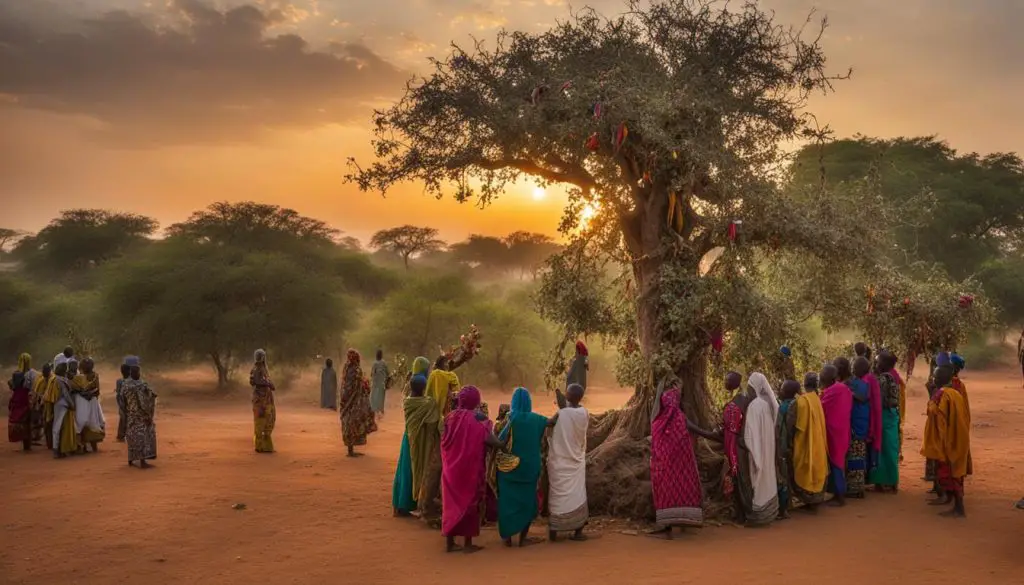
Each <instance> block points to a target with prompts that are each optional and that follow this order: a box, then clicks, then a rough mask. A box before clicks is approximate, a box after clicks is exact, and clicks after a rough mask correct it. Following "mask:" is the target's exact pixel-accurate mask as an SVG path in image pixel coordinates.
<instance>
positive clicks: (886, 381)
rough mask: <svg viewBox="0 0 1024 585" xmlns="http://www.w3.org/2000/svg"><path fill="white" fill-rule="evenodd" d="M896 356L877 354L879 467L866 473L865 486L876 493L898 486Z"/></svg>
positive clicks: (898, 402)
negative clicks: (879, 405) (879, 429)
mask: <svg viewBox="0 0 1024 585" xmlns="http://www.w3.org/2000/svg"><path fill="white" fill-rule="evenodd" d="M894 371H896V356H895V355H893V354H892V353H889V352H887V351H882V352H880V353H879V354H878V376H877V378H878V383H879V388H880V392H881V397H882V440H881V445H880V451H879V459H878V465H877V466H875V467H874V468H873V469H871V471H870V472H869V473H868V482H869V483H871V484H873V485H874V486H875V489H877V490H878V491H881V492H884V491H887V490H891V491H892V492H893V493H896V492H897V491H898V490H899V483H900V462H899V458H900V422H901V421H900V385H899V382H898V381H897V378H896V376H894V375H893V372H894Z"/></svg>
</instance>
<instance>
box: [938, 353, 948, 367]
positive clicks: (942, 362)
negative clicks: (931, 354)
mask: <svg viewBox="0 0 1024 585" xmlns="http://www.w3.org/2000/svg"><path fill="white" fill-rule="evenodd" d="M935 365H936V366H948V365H949V352H948V351H940V352H939V353H938V354H936V355H935Z"/></svg>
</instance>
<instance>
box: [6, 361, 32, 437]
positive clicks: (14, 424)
mask: <svg viewBox="0 0 1024 585" xmlns="http://www.w3.org/2000/svg"><path fill="white" fill-rule="evenodd" d="M7 386H8V387H9V388H10V389H11V400H10V402H8V403H7V409H8V416H7V440H8V441H10V442H12V443H22V444H23V446H24V448H25V449H28V448H29V447H31V446H32V398H31V394H32V392H31V390H30V389H29V388H28V387H26V385H25V372H21V371H18V372H14V374H13V375H12V376H11V380H10V381H9V382H8V383H7Z"/></svg>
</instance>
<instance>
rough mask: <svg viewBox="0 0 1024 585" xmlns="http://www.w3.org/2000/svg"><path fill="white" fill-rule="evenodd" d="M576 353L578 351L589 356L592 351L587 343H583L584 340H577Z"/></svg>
mask: <svg viewBox="0 0 1024 585" xmlns="http://www.w3.org/2000/svg"><path fill="white" fill-rule="evenodd" d="M576 353H578V354H580V355H581V356H584V357H586V356H589V355H590V353H589V352H588V351H587V344H585V343H583V342H582V341H577V342H576Z"/></svg>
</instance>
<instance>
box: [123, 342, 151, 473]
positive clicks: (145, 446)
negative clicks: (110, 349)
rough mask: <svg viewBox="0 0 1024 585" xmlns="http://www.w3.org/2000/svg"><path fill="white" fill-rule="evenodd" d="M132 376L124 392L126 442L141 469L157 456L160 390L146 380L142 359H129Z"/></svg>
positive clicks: (128, 364)
mask: <svg viewBox="0 0 1024 585" xmlns="http://www.w3.org/2000/svg"><path fill="white" fill-rule="evenodd" d="M125 365H126V366H128V373H129V378H128V379H127V380H125V381H124V383H123V385H122V388H121V392H122V393H123V394H124V405H125V411H126V413H127V415H128V416H127V420H128V422H127V428H126V431H125V441H126V442H127V443H128V465H129V466H131V465H132V464H133V463H134V462H136V461H138V462H139V469H147V468H149V467H150V464H149V460H150V459H156V424H155V422H154V416H155V414H156V392H153V390H152V389H151V388H150V387H149V384H147V383H146V381H145V380H143V379H142V368H141V367H140V364H139V358H137V357H135V356H129V357H127V358H125Z"/></svg>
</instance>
